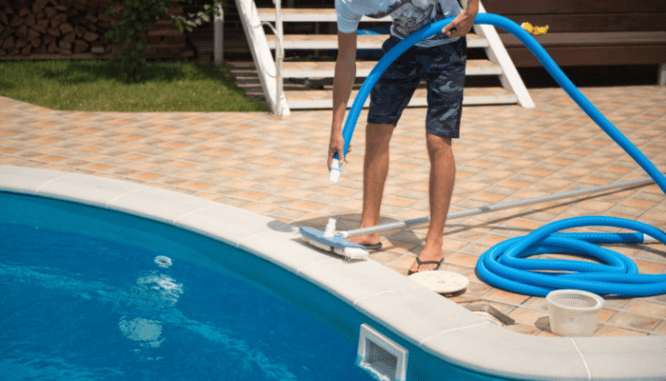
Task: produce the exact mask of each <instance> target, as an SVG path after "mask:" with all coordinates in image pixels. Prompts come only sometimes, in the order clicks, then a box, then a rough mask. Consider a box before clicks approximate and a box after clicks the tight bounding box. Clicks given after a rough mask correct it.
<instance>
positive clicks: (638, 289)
mask: <svg viewBox="0 0 666 381" xmlns="http://www.w3.org/2000/svg"><path fill="white" fill-rule="evenodd" d="M451 21H453V17H449V18H446V19H444V20H440V21H437V22H434V23H432V24H430V25H428V26H426V27H424V28H422V29H420V30H418V31H416V32H414V33H413V34H411V35H410V36H408V37H407V38H405V39H403V40H402V41H401V42H400V43H398V44H397V45H396V46H394V47H393V49H391V50H390V51H388V52H387V53H386V54H385V55H384V57H382V59H381V60H380V61H379V62H378V63H377V65H376V66H375V67H374V68H373V70H372V71H371V72H370V74H369V75H368V77H367V78H366V80H365V81H364V82H363V85H362V86H361V89H360V90H359V92H358V94H357V96H356V99H355V100H354V103H353V104H352V107H351V109H350V110H349V115H348V117H347V120H346V122H345V126H344V129H343V132H342V136H343V138H344V140H345V145H344V154H345V156H346V155H347V152H348V150H349V144H350V143H351V137H352V135H353V134H354V128H355V127H356V122H357V120H358V116H359V114H360V112H361V109H362V108H363V104H364V103H365V100H366V99H367V97H368V95H369V94H370V91H371V90H372V88H373V87H374V85H375V83H376V82H377V80H378V79H379V77H380V76H381V75H382V73H384V71H385V70H386V69H387V68H388V67H389V65H390V64H391V63H392V62H393V61H395V59H396V58H397V57H399V56H400V55H401V54H402V53H404V52H405V51H406V50H407V49H409V48H410V47H412V46H413V45H414V44H416V43H417V42H419V41H421V40H423V39H424V38H427V37H430V36H432V35H434V34H436V33H438V32H440V31H441V30H442V28H444V26H446V25H448V24H449V23H451ZM474 24H489V25H493V26H495V27H499V28H502V29H504V30H506V31H507V32H509V33H511V34H513V35H514V36H516V37H517V38H518V39H519V40H520V41H521V42H522V43H523V44H525V46H527V48H528V49H529V50H530V51H531V52H532V53H533V54H534V55H535V56H536V58H537V59H538V60H539V62H541V64H542V65H543V66H544V68H546V70H547V71H548V72H549V73H550V75H551V76H552V77H553V78H554V79H555V81H557V83H558V84H559V85H560V86H561V87H562V88H563V89H564V90H565V91H566V92H567V94H569V96H570V97H571V98H572V99H573V100H574V101H575V102H576V103H577V104H578V105H579V106H580V107H581V108H582V109H583V111H585V112H586V113H587V115H588V116H589V117H590V118H592V120H594V121H595V122H596V123H597V125H598V126H599V127H601V129H602V130H604V132H606V134H608V135H609V136H610V137H611V139H613V140H614V141H615V142H616V143H617V144H618V145H620V147H622V148H623V149H624V150H625V151H626V152H627V154H629V156H631V158H633V159H634V160H635V161H636V162H637V163H638V165H640V166H641V167H642V168H643V169H644V170H645V172H647V173H648V175H650V177H651V178H652V179H653V180H654V181H655V182H656V183H657V185H658V186H659V187H660V188H661V189H662V191H663V192H664V193H665V194H666V178H665V177H664V175H663V174H662V173H661V172H659V170H658V169H657V168H656V167H655V165H654V164H652V162H650V160H649V159H648V158H647V157H646V156H645V155H644V154H643V153H642V152H641V151H640V150H639V149H638V148H636V146H634V145H633V144H632V143H631V142H630V141H629V140H628V139H627V138H626V137H625V136H624V135H622V133H621V132H620V131H618V129H617V128H615V126H613V124H612V123H611V122H610V121H609V120H608V119H606V117H604V116H603V114H601V112H599V110H597V108H596V107H594V105H592V103H591V102H590V101H589V100H588V99H587V98H586V97H585V96H584V95H583V94H582V93H581V92H580V90H578V88H577V87H576V86H575V85H574V84H573V83H572V82H571V80H569V78H568V77H567V76H566V75H565V74H564V72H562V69H560V67H559V66H557V64H556V63H555V61H553V59H552V58H551V57H550V56H549V55H548V53H547V52H546V50H545V49H544V48H543V47H542V46H541V45H540V44H539V43H538V42H537V41H536V40H535V39H534V37H532V36H531V35H530V34H529V33H527V32H526V31H525V30H523V28H521V27H520V26H519V25H518V24H516V23H515V22H513V21H511V20H509V19H507V18H505V17H502V16H499V15H495V14H490V13H481V14H479V15H477V17H476V19H475V20H474ZM335 158H336V159H337V153H336V156H335ZM581 226H613V227H618V228H624V229H630V230H634V231H637V232H640V233H637V234H632V233H624V234H610V233H596V234H592V235H591V234H584V233H558V234H553V233H555V232H557V231H560V230H564V229H568V228H572V227H581ZM642 233H645V234H647V235H649V236H651V237H653V238H655V239H657V240H659V241H660V242H662V243H664V244H666V234H665V233H664V232H662V231H660V230H659V229H657V228H654V227H652V226H649V225H646V224H643V223H639V222H635V221H631V220H626V219H620V218H615V217H592V216H591V217H576V218H571V219H566V220H562V221H557V222H554V223H551V224H548V225H545V226H543V227H541V228H540V229H537V230H535V231H534V232H532V233H531V234H529V235H527V236H525V237H517V238H512V239H509V240H507V241H504V242H502V243H500V244H497V245H495V246H494V247H492V248H491V249H490V250H488V251H487V252H486V253H484V254H483V255H482V256H481V258H480V259H479V261H478V262H477V267H476V269H477V272H478V274H479V276H480V277H481V278H482V279H484V280H485V281H486V282H488V283H490V284H492V285H493V286H495V287H499V288H502V289H505V290H509V291H512V292H516V293H521V294H527V295H537V296H545V295H547V294H548V292H550V291H552V290H554V289H562V288H576V289H580V290H586V291H590V292H594V293H598V294H602V295H606V294H616V295H626V296H649V295H659V294H664V293H666V275H646V274H638V269H637V267H636V264H635V263H634V262H632V261H631V260H630V259H629V258H627V257H625V256H623V255H621V254H619V253H616V252H614V251H611V250H607V249H604V248H601V247H599V246H596V245H593V244H592V243H636V242H642V236H643V234H642ZM547 252H549V253H568V254H576V255H587V256H591V257H593V258H596V259H598V260H600V261H602V262H604V263H606V265H601V264H597V263H589V262H583V261H563V260H542V259H539V260H535V259H525V258H524V257H528V256H531V255H535V254H540V253H547ZM530 270H537V271H538V270H548V271H551V272H548V273H539V272H534V271H530ZM552 271H556V272H552ZM558 271H559V272H558ZM563 271H564V272H563ZM571 271H577V273H571Z"/></svg>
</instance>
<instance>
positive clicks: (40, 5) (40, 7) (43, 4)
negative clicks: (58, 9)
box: [32, 0, 47, 13]
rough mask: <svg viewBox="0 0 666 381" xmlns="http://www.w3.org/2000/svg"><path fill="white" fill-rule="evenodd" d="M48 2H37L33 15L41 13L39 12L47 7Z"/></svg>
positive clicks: (41, 0) (38, 0)
mask: <svg viewBox="0 0 666 381" xmlns="http://www.w3.org/2000/svg"><path fill="white" fill-rule="evenodd" d="M46 4H47V2H46V0H36V1H35V2H34V3H33V4H32V13H39V11H41V10H43V9H44V7H46Z"/></svg>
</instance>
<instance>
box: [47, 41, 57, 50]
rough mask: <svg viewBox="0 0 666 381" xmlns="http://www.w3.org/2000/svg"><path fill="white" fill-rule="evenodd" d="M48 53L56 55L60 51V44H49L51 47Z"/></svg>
mask: <svg viewBox="0 0 666 381" xmlns="http://www.w3.org/2000/svg"><path fill="white" fill-rule="evenodd" d="M46 51H47V52H49V53H56V52H57V51H58V44H57V43H56V42H55V41H53V42H52V43H50V44H49V47H48V48H47V49H46Z"/></svg>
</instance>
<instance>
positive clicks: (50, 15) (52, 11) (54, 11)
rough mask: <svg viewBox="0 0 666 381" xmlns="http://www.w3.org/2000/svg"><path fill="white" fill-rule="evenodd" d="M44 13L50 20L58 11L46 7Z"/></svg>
mask: <svg viewBox="0 0 666 381" xmlns="http://www.w3.org/2000/svg"><path fill="white" fill-rule="evenodd" d="M44 13H46V17H48V18H51V17H53V16H55V15H57V14H58V11H56V9H55V8H53V7H46V8H44Z"/></svg>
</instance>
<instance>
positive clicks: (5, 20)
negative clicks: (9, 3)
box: [0, 12, 9, 25]
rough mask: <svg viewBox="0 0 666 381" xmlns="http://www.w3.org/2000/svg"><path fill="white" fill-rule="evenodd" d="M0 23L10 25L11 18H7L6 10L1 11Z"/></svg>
mask: <svg viewBox="0 0 666 381" xmlns="http://www.w3.org/2000/svg"><path fill="white" fill-rule="evenodd" d="M0 23H3V24H5V25H9V19H8V18H7V15H6V14H5V13H4V12H0Z"/></svg>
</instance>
